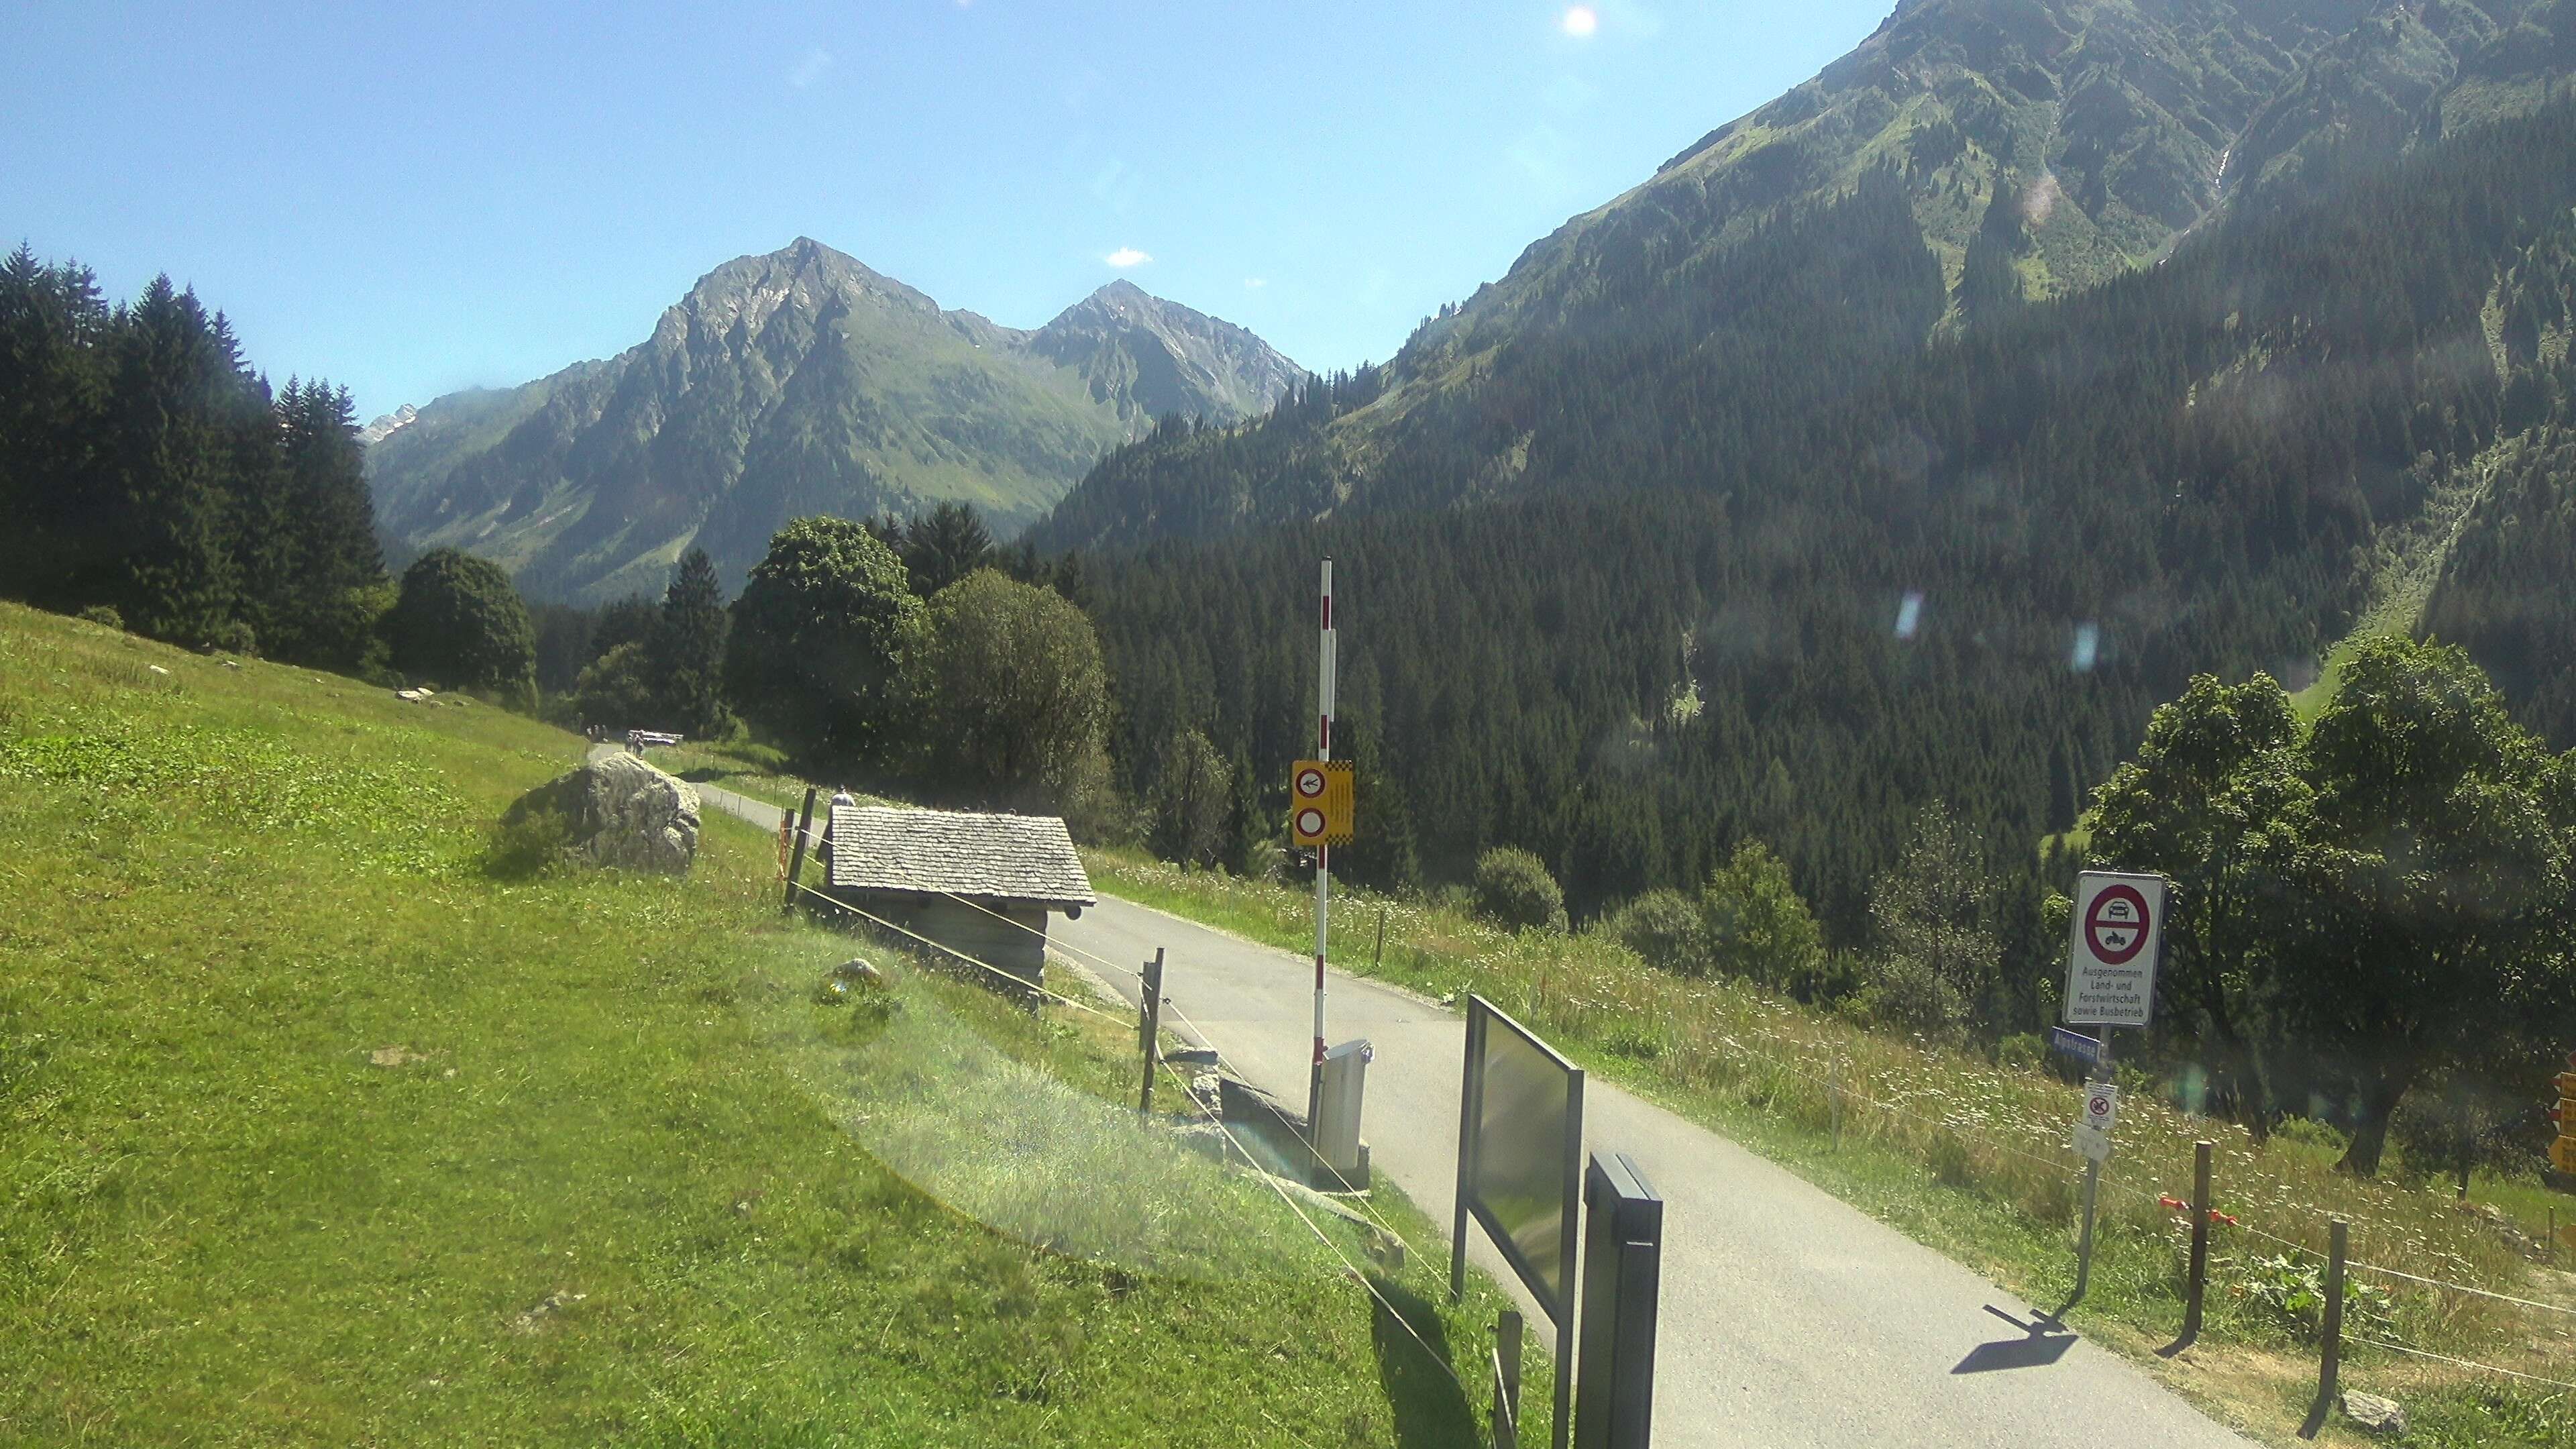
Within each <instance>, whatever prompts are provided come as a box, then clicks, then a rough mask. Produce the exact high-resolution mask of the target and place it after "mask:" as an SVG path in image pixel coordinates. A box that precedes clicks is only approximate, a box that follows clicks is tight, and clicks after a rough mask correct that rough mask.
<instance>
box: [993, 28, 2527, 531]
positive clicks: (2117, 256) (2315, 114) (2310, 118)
mask: <svg viewBox="0 0 2576 1449" xmlns="http://www.w3.org/2000/svg"><path fill="white" fill-rule="evenodd" d="M2571 70H2576V0H2427V3H2423V4H2388V3H2380V0H1906V3H1904V4H1901V5H1898V6H1897V7H1896V8H1895V10H1894V11H1893V12H1892V13H1891V14H1890V15H1889V16H1888V17H1887V19H1886V20H1884V21H1883V22H1882V23H1881V24H1880V25H1879V26H1878V28H1877V29H1876V30H1874V31H1873V32H1872V33H1871V34H1870V35H1869V36H1868V37H1866V38H1864V39H1863V40H1862V41H1861V42H1860V43H1859V44H1858V45H1857V46H1855V47H1854V49H1853V50H1852V51H1851V52H1850V53H1848V54H1846V55H1845V56H1843V57H1841V58H1839V59H1837V60H1835V61H1834V62H1832V63H1830V64H1828V65H1827V66H1825V67H1824V68H1823V69H1822V70H1820V71H1819V72H1818V73H1817V75H1816V76H1814V77H1812V78H1810V79H1809V80H1807V81H1804V82H1801V83H1800V84H1799V85H1797V86H1793V87H1791V88H1790V89H1789V90H1788V91H1787V92H1785V93H1784V94H1782V95H1781V96H1779V97H1777V98H1775V99H1774V100H1772V101H1770V102H1767V103H1765V104H1764V105H1762V106H1758V107H1755V108H1754V109H1752V110H1751V111H1748V112H1747V113H1745V114H1744V115H1742V116H1739V117H1737V118H1736V119H1735V120H1733V121H1729V122H1727V123H1726V124H1725V125H1722V126H1719V127H1717V128H1715V129H1713V130H1711V131H1708V132H1706V133H1704V134H1703V135H1702V136H1701V137H1700V138H1699V139H1698V140H1696V141H1694V142H1692V143H1691V144H1690V145H1687V146H1684V147H1682V148H1680V149H1679V150H1677V151H1676V152H1674V153H1673V155H1672V157H1671V158H1670V159H1669V160H1668V161H1666V162H1665V163H1664V164H1663V165H1662V166H1661V167H1658V168H1657V170H1656V171H1655V172H1654V173H1653V174H1652V175H1650V176H1648V177H1646V178H1645V179H1643V180H1641V181H1640V182H1639V183H1638V184H1637V185H1635V186H1633V187H1630V188H1629V189H1627V190H1626V191H1624V192H1622V193H1620V194H1619V195H1617V196H1615V197H1612V198H1610V199H1609V200H1607V201H1605V202H1603V203H1602V204H1600V205H1599V206H1596V207H1593V208H1591V209H1590V210H1587V211H1585V212H1582V213H1580V214H1578V215H1576V216H1574V217H1571V218H1569V219H1568V220H1567V221H1566V222H1565V223H1563V224H1562V225H1560V226H1559V227H1557V228H1556V229H1555V230H1553V231H1551V232H1550V233H1548V234H1547V235H1546V236H1543V237H1540V238H1538V239H1537V240H1535V241H1533V242H1532V243H1531V244H1530V245H1529V246H1528V247H1527V248H1525V249H1524V250H1523V251H1522V252H1521V253H1520V255H1519V256H1518V257H1517V258H1516V259H1515V260H1514V261H1513V263H1512V264H1511V266H1510V267H1509V268H1508V269H1506V271H1505V272H1504V274H1503V275H1502V276H1500V277H1498V278H1496V279H1494V280H1493V281H1490V282H1487V283H1485V284H1483V285H1482V286H1480V287H1478V288H1477V289H1476V290H1475V291H1474V292H1473V293H1472V294H1471V295H1469V296H1468V297H1467V298H1465V299H1464V300H1463V301H1461V302H1459V303H1458V304H1456V305H1454V306H1450V307H1444V308H1442V309H1441V311H1440V313H1439V315H1437V316H1435V317H1433V318H1430V319H1426V321H1425V322H1424V324H1423V325H1422V326H1421V327H1420V328H1419V329H1417V330H1416V332H1415V333H1414V335H1413V336H1412V337H1411V338H1409V339H1408V340H1407V341H1406V342H1405V344H1404V345H1403V347H1402V348H1400V349H1399V350H1398V351H1397V353H1396V354H1395V356H1394V357H1393V358H1392V359H1391V360H1390V361H1388V362H1387V363H1386V364H1384V365H1383V366H1380V367H1375V368H1369V369H1363V372H1364V373H1365V374H1367V375H1368V377H1369V383H1368V385H1367V386H1366V387H1363V388H1359V389H1354V390H1351V391H1350V392H1349V394H1348V395H1347V397H1346V400H1345V402H1344V403H1342V404H1340V405H1337V406H1336V407H1335V408H1334V409H1333V410H1332V414H1331V416H1330V417H1328V418H1322V419H1318V418H1315V417H1313V416H1311V415H1304V416H1301V418H1300V420H1299V421H1298V422H1297V423H1295V424H1294V430H1295V431H1297V432H1298V434H1299V441H1298V442H1297V444H1296V445H1295V446H1294V447H1287V448H1280V447H1265V448H1258V449H1252V450H1249V451H1251V452H1254V453H1259V454H1262V455H1264V459H1265V461H1264V464H1263V466H1262V467H1261V468H1259V469H1257V470H1256V471H1253V472H1251V473H1248V474H1244V475H1242V476H1240V477H1234V476H1230V475H1225V474H1224V472H1223V470H1221V469H1212V468H1209V467H1205V466H1202V464H1203V463H1204V460H1205V459H1206V458H1207V457H1209V456H1212V455H1213V454H1215V453H1216V452H1218V451H1220V450H1225V449H1229V448H1235V449H1237V450H1238V451H1246V450H1242V449H1239V448H1238V446H1237V444H1236V442H1234V441H1233V440H1231V439H1229V438H1205V439H1196V440H1184V441H1180V442H1172V441H1164V442H1160V443H1157V444H1154V445H1151V446H1152V447H1153V448H1154V449H1156V450H1159V451H1160V452H1161V453H1162V454H1163V455H1164V456H1166V457H1170V458H1173V459H1175V460H1177V461H1178V462H1179V463H1181V464H1183V465H1185V466H1184V468H1183V471H1189V472H1192V473H1194V474H1195V475H1196V477H1197V480H1198V481H1196V482H1191V483H1184V482H1183V481H1182V479H1181V477H1180V476H1179V472H1177V471H1175V470H1174V469H1168V468H1160V467H1158V466H1156V465H1155V464H1154V463H1153V461H1152V460H1150V459H1144V458H1138V457H1132V456H1118V457H1113V458H1111V459H1107V460H1104V462H1103V464H1102V467H1101V468H1100V469H1098V470H1095V473H1094V474H1093V475H1092V476H1091V477H1090V478H1088V479H1086V480H1085V482H1084V484H1083V485H1082V486H1081V487H1079V488H1077V489H1076V490H1074V492H1073V493H1071V494H1070V495H1068V496H1067V498H1066V499H1065V500H1064V501H1063V502H1061V503H1060V504H1059V505H1058V506H1057V508H1056V510H1055V511H1054V512H1053V513H1052V514H1051V515H1050V516H1049V518H1048V519H1047V521H1045V522H1044V523H1042V524H1041V525H1039V527H1038V528H1037V529H1036V531H1035V533H1034V537H1035V538H1036V539H1037V540H1038V541H1039V542H1040V543H1042V544H1043V545H1044V546H1048V547H1058V548H1063V547H1086V546H1088V547H1121V546H1127V545H1133V544H1139V543H1143V542H1146V541H1148V540H1150V539H1152V538H1155V537H1160V536H1165V535H1168V534H1171V533H1174V532H1181V533H1187V534H1193V535H1203V534H1206V533H1208V532H1224V531H1228V530H1231V529H1238V528H1245V527H1254V526H1260V525H1264V524H1278V523H1286V522H1291V521H1301V520H1310V519H1314V518H1319V517H1327V516H1331V515H1333V514H1335V513H1338V512H1344V511H1350V510H1354V509H1358V510H1381V509H1409V508H1426V507H1447V506H1453V505H1455V504H1457V503H1460V502H1464V501H1470V500H1472V499H1475V498H1483V497H1500V496H1505V495H1508V494H1510V493H1512V492H1513V491H1515V490H1517V489H1520V488H1525V487H1531V486H1551V485H1552V486H1569V485H1570V484H1576V485H1580V486H1589V484H1590V483H1592V482H1595V481H1604V480H1600V479H1598V478H1583V479H1569V478H1567V477H1565V476H1563V475H1550V474H1549V473H1547V472H1546V471H1545V470H1541V469H1533V468H1532V467H1530V466H1529V464H1528V461H1527V460H1528V458H1529V456H1530V453H1531V449H1532V448H1533V447H1543V445H1544V444H1545V442H1546V439H1544V438H1542V437H1538V436H1535V435H1532V434H1530V433H1529V430H1528V429H1527V427H1525V426H1518V427H1516V426H1512V425H1510V423H1509V422H1508V420H1507V416H1508V415H1509V414H1510V413H1511V412H1512V411H1513V404H1511V403H1510V402H1507V401H1504V400H1502V399H1499V398H1498V397H1497V395H1496V393H1497V387H1498V385H1499V384H1502V383H1504V382H1506V381H1507V380H1508V379H1509V378H1510V377H1511V376H1512V375H1513V374H1514V373H1515V371H1521V372H1526V371H1528V370H1530V369H1531V368H1532V367H1534V366H1536V364H1534V363H1531V362H1530V361H1529V358H1530V357H1531V355H1533V354H1538V353H1549V352H1555V351H1564V350H1573V351H1581V350H1584V349H1587V348H1594V347H1597V346H1599V345H1600V339H1603V338H1608V337H1615V336H1617V335H1618V334H1621V333H1623V332H1645V331H1654V330H1657V329H1661V328H1665V327H1667V326H1668V325H1669V320H1668V318H1667V317H1665V316H1664V315H1663V312H1664V311H1665V310H1668V309H1669V306H1670V305H1671V300H1672V297H1673V296H1674V294H1675V293H1677V292H1679V293H1684V294H1688V295H1694V296H1695V295H1697V293H1696V292H1694V291H1693V290H1692V289H1694V288H1697V289H1702V290H1704V289H1706V288H1709V287H1719V288H1725V287H1742V286H1744V285H1746V283H1745V281H1744V277H1743V275H1742V274H1743V272H1744V267H1743V265H1742V264H1741V261H1740V258H1741V256H1742V255H1743V254H1744V249H1745V248H1746V247H1747V246H1748V245H1749V243H1750V242H1751V240H1752V239H1753V238H1754V237H1755V236H1756V235H1757V234H1758V233H1759V232H1760V231H1761V230H1762V229H1763V228H1765V227H1772V226H1776V225H1780V224H1783V223H1784V222H1785V221H1787V220H1788V219H1789V218H1791V217H1793V216H1794V215H1796V214H1800V213H1804V212H1812V211H1814V210H1816V209H1818V208H1822V207H1828V206H1831V205H1833V204H1836V202H1837V199H1838V198H1842V197H1847V196H1850V195H1852V194H1853V193H1854V192H1855V191H1857V190H1858V189H1859V188H1861V187H1862V186H1863V184H1864V183H1865V182H1867V181H1868V179H1869V178H1871V177H1873V176H1879V177H1884V178H1887V179H1888V181H1889V184H1891V185H1894V186H1898V187H1901V188H1902V190H1903V193H1904V198H1905V203H1906V205H1907V207H1908V208H1909V209H1910V210H1911V212H1912V214H1913V220H1912V227H1913V230H1914V231H1915V232H1916V233H1917V234H1918V235H1919V236H1920V238H1921V240H1922V244H1923V246H1924V247H1925V248H1926V249H1927V250H1928V252H1929V253H1930V255H1931V256H1932V258H1933V260H1934V262H1935V263H1936V264H1937V266H1938V269H1939V280H1938V286H1939V288H1940V291H1941V294H1942V297H1941V301H1942V305H1941V306H1940V307H1939V308H1937V309H1936V311H1935V315H1934V317H1933V319H1932V320H1931V321H1930V322H1929V323H1928V324H1927V325H1926V327H1925V329H1924V332H1923V334H1922V335H1921V336H1918V337H1916V338H1914V339H1912V340H1911V342H1910V343H1909V344H1906V346H1921V345H1923V344H1925V343H1928V342H1929V341H1931V340H1933V339H1934V338H1936V337H1938V336H1940V335H1944V334H1946V333H1951V332H1955V331H1956V330H1958V329H1959V328H1961V327H1964V326H1967V325H1970V324H1971V323H1972V322H1973V320H1974V319H1975V318H1976V317H1978V316H1980V315H1988V314H1994V313H1997V312H1998V311H2000V310H2002V309H2009V308H2013V307H2018V306H2022V305H2026V304H2028V303H2031V302H2036V301H2042V300H2046V299H2048V298H2051V297H2056V296H2064V295H2068V294H2071V293H2072V292H2076V291H2080V290H2083V289H2084V288H2087V287H2090V286H2095V285H2099V284H2101V283H2104V282H2107V281H2110V280H2112V279H2115V278H2118V277H2121V276H2124V275H2131V274H2134V273H2136V272H2137V271H2139V270H2141V269H2143V268H2146V267H2151V266H2153V265H2156V264H2157V263H2159V262H2160V261H2161V260H2162V259H2163V258H2164V257H2165V256H2167V255H2169V254H2170V253H2171V250H2172V248H2173V247H2174V246H2176V245H2177V244H2179V243H2180V242H2181V241H2182V239H2183V238H2185V237H2186V236H2188V235H2190V234H2191V233H2192V232H2193V231H2194V230H2196V229H2198V228H2200V227H2201V226H2202V225H2203V224H2204V223H2206V222H2208V221H2209V220H2210V219H2212V218H2213V217H2216V216H2218V215H2220V214H2222V213H2223V212H2224V211H2225V210H2226V209H2228V208H2231V207H2241V206H2247V205H2253V206H2269V205H2273V204H2275V199H2276V198H2279V199H2282V200H2286V199H2288V198H2290V197H2292V196H2294V195H2295V194H2297V193H2298V192H2299V191H2300V190H2301V189H2302V188H2303V187H2307V186H2310V185H2312V184H2314V183H2315V182H2316V181H2317V179H2318V177H2319V175H2320V174H2321V173H2320V170H2319V168H2322V167H2328V166H2329V165H2333V164H2351V163H2352V158H2354V157H2355V156H2357V155H2361V154H2364V153H2367V154H2369V155H2377V156H2381V157H2393V156H2396V155H2399V154H2403V153H2404V152H2405V151H2406V150H2408V149H2409V148H2411V147H2413V146H2416V145H2419V144H2422V143H2423V142H2424V141H2425V140H2427V139H2429V138H2433V137H2438V136H2440V135H2442V134H2443V133H2444V131H2445V129H2446V128H2450V129H2457V128H2458V127H2460V126H2462V125H2466V124H2471V123H2474V122H2475V121H2478V120H2484V119H2491V118H2493V117H2495V116H2497V115H2502V114H2510V113H2513V112H2515V111H2517V110H2528V109H2530V108H2531V107H2532V106H2534V105H2537V104H2539V103H2540V102H2541V101H2543V100H2545V99H2546V98H2547V97H2548V96H2549V95H2550V94H2551V93H2552V89H2553V88H2560V89H2563V88H2564V86H2565V84H2566V78H2567V76H2568V74H2569V73H2570V71H2571ZM2335 158H2343V159H2342V160H2340V161H2338V160H2336V159H2335ZM1886 262H1887V259H1886V258H1875V259H1872V260H1869V261H1867V262H1866V263H1856V264H1865V265H1868V266H1880V265H1885V264H1886ZM1686 278H1687V279H1691V280H1690V281H1688V282H1687V283H1686V282H1685V281H1684V279H1686ZM1801 282H1802V284H1803V285H1806V286H1807V287H1808V288H1809V289H1810V290H1811V291H1812V292H1813V293H1814V294H1815V295H1816V298H1817V300H1818V303H1819V305H1824V306H1828V307H1831V306H1834V305H1836V301H1835V299H1836V296H1837V295H1840V296H1844V297H1849V296H1852V295H1858V294H1863V293H1867V292H1870V291H1871V290H1872V289H1873V288H1875V287H1876V286H1877V281H1876V279H1875V278H1873V277H1869V276H1862V275H1844V276H1840V277H1823V276H1818V275H1814V274H1812V273H1810V274H1809V275H1807V276H1805V277H1803V278H1802V279H1801ZM1692 305H1696V304H1692ZM1906 306H1907V307H1908V309H1909V310H1910V309H1911V308H1912V307H1913V306H1914V303H1913V302H1912V301H1910V300H1909V301H1908V302H1907V303H1906ZM1830 321H1831V319H1829V318H1819V319H1818V325H1820V326H1822V325H1828V324H1829V323H1830ZM1729 345H1731V344H1730V343H1729V342H1728V341H1727V334H1726V332H1725V330H1724V329H1723V328H1722V327H1721V328H1720V329H1719V330H1716V331H1712V332H1711V333H1710V334H1708V337H1707V340H1706V345H1705V347H1704V348H1703V349H1702V350H1703V352H1706V351H1712V350H1715V351H1723V350H1724V349H1725V348H1726V347H1727V346H1729ZM1889 345H1890V346H1891V347H1893V348H1895V351H1896V352H1901V351H1903V350H1905V347H1900V346H1897V345H1896V341H1895V340H1893V339H1891V340H1890V343H1889ZM1889 355H1895V354H1894V353H1893V352H1891V353H1890V354H1889ZM1854 362H1855V365H1864V366H1865V365H1872V364H1870V363H1868V362H1867V361H1866V360H1864V359H1860V358H1857V357H1856V358H1855V359H1854ZM1753 366H1754V370H1752V371H1750V372H1747V373H1744V374H1740V375H1737V376H1735V377H1733V378H1732V379H1731V380H1730V381H1729V382H1728V383H1726V384H1723V385H1718V384H1713V386H1726V387H1733V388H1737V389H1758V388H1760V387H1762V386H1764V385H1765V381H1764V379H1765V376H1766V371H1765V367H1764V364H1762V363H1760V361H1759V360H1758V359H1756V360H1755V361H1754V363H1753ZM1251 426H1252V427H1254V428H1259V427H1261V426H1262V424H1259V423H1255V424H1253V425H1251ZM1455 428H1465V429H1467V430H1469V431H1471V432H1472V433H1474V434H1475V435H1476V436H1477V437H1478V439H1479V441H1478V443H1477V444H1476V447H1477V449H1478V451H1479V453H1480V454H1481V459H1482V461H1481V462H1480V463H1479V464H1478V465H1477V466H1476V467H1475V468H1474V469H1472V470H1470V471H1472V472H1473V473H1474V474H1475V475H1476V476H1475V478H1474V479H1473V480H1472V481H1466V482H1435V483H1433V484H1428V485H1427V484H1426V483H1425V481H1424V479H1425V478H1426V476H1428V475H1427V474H1426V473H1425V471H1424V470H1423V469H1421V468H1419V467H1416V466H1412V463H1411V462H1410V461H1408V462H1407V463H1406V465H1405V466H1401V467H1400V466H1398V465H1397V461H1396V460H1398V459H1405V460H1412V459H1414V457H1415V454H1416V453H1417V452H1418V450H1419V447H1420V446H1424V445H1425V443H1424V440H1425V438H1426V437H1427V436H1428V434H1429V433H1432V432H1437V431H1440V430H1443V429H1455ZM1237 431H1241V430H1237ZM1193 450H1194V451H1195V456H1190V455H1192V454H1193ZM1135 451H1137V450H1132V449H1131V450H1130V452H1131V453H1133V452H1135ZM1587 471H1588V472H1591V473H1595V474H1597V473H1598V472H1599V471H1600V470H1599V469H1598V468H1591V469H1588V470H1587ZM1211 486H1212V487H1214V488H1215V489H1216V491H1215V492H1213V493H1209V492H1207V491H1205V490H1207V489H1208V488H1210V487H1211ZM1187 489H1195V490H1199V491H1197V492H1195V493H1192V494H1191V496H1183V490H1187Z"/></svg>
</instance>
